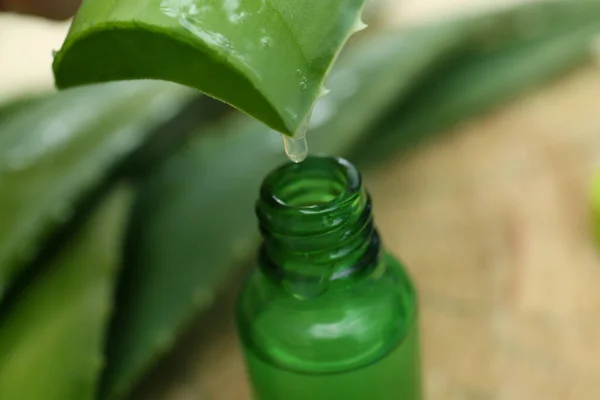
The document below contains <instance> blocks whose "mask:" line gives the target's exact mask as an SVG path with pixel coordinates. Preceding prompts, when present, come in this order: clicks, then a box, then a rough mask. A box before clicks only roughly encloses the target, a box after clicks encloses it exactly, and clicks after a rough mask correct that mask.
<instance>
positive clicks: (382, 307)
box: [237, 156, 421, 400]
mask: <svg viewBox="0 0 600 400" xmlns="http://www.w3.org/2000/svg"><path fill="white" fill-rule="evenodd" d="M256 209H257V215H258V218H259V222H260V227H261V232H262V235H263V239H264V242H263V246H262V247H261V252H260V256H259V260H258V261H259V262H258V264H259V265H258V268H257V269H256V270H255V271H254V273H253V274H252V275H251V276H250V278H249V279H248V280H247V282H246V284H245V286H244V289H243V291H242V294H241V296H240V299H239V303H238V310H237V323H238V330H239V334H240V338H241V341H242V344H243V348H244V353H245V355H246V362H247V371H248V375H249V377H250V380H251V383H252V388H253V393H254V399H255V400H284V399H285V400H330V399H344V400H420V399H421V364H420V351H419V349H420V346H419V331H418V312H417V296H416V293H415V290H414V286H413V285H412V283H411V280H410V278H409V276H408V274H407V273H406V271H405V269H404V268H403V266H402V265H401V264H400V263H399V262H398V261H396V260H395V259H394V258H393V257H392V256H390V255H389V254H387V253H385V252H384V251H383V250H382V249H381V245H380V241H379V235H378V234H377V231H376V229H375V227H374V225H373V220H372V216H371V202H370V199H369V196H368V194H367V192H366V190H365V189H364V187H363V185H362V182H361V179H360V174H359V173H358V171H356V169H355V168H354V167H353V166H352V165H351V164H349V163H348V162H347V161H344V160H340V159H335V158H329V157H314V156H311V157H308V158H307V159H306V160H305V161H304V162H303V163H301V164H294V163H288V164H286V165H284V166H282V167H281V168H279V169H277V170H275V171H274V172H273V173H271V174H270V175H269V176H268V177H267V178H266V179H265V181H264V183H263V186H262V188H261V192H260V198H259V200H258V202H257V207H256Z"/></svg>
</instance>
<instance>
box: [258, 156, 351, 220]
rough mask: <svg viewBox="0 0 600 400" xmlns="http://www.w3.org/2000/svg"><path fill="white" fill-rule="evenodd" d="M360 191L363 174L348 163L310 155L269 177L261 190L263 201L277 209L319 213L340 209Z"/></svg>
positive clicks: (279, 169) (284, 166)
mask: <svg viewBox="0 0 600 400" xmlns="http://www.w3.org/2000/svg"><path fill="white" fill-rule="evenodd" d="M360 190H361V178H360V174H359V172H358V171H357V170H356V168H355V167H354V166H353V165H352V164H350V163H349V162H348V161H346V160H344V159H341V158H333V157H320V156H310V157H308V158H307V159H306V160H305V161H304V162H302V163H299V164H295V163H288V164H285V165H283V166H281V167H279V168H278V169H276V170H275V171H273V172H272V173H271V174H269V175H268V176H267V178H266V179H265V181H264V183H263V186H262V189H261V200H262V201H264V202H265V203H267V204H269V205H270V206H273V207H276V208H290V209H298V210H299V211H301V210H306V211H309V210H313V211H315V210H317V209H321V210H323V209H327V208H330V207H331V206H336V207H339V206H340V205H341V204H343V203H344V201H345V200H347V199H349V198H352V197H354V196H357V195H358V194H359V193H360Z"/></svg>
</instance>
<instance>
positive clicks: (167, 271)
mask: <svg viewBox="0 0 600 400" xmlns="http://www.w3.org/2000/svg"><path fill="white" fill-rule="evenodd" d="M438 33H439V32H436V33H435V34H434V33H433V32H432V33H430V32H423V34H421V33H420V32H415V34H414V35H409V36H407V38H406V40H405V42H402V43H398V41H397V40H395V38H392V37H389V36H383V37H382V39H381V42H380V43H379V45H380V47H378V48H374V47H372V46H371V45H370V42H364V44H363V45H361V48H362V49H364V50H365V54H367V55H368V60H367V59H366V58H364V57H360V56H359V55H358V54H354V53H350V52H349V53H348V54H347V55H346V56H344V57H342V58H341V59H340V61H339V64H338V65H337V68H336V71H334V72H333V74H332V75H331V77H330V80H329V82H328V85H329V86H330V87H331V88H332V92H331V94H330V95H329V96H328V97H326V98H324V99H322V100H321V101H320V102H319V103H318V104H317V106H316V108H315V116H314V117H315V119H314V125H313V131H312V132H311V134H310V137H309V143H310V146H311V148H312V149H313V150H314V151H315V152H327V153H335V154H345V153H347V152H348V150H349V149H350V148H352V147H353V143H354V142H355V141H356V140H357V139H358V138H359V137H360V135H361V134H362V133H364V132H365V127H366V126H368V125H369V124H370V123H372V122H373V121H374V120H376V119H377V118H378V116H379V115H380V114H381V113H382V112H383V109H385V107H386V106H387V105H388V104H389V103H391V100H393V99H395V98H396V97H398V96H399V94H400V93H401V92H402V91H403V90H406V88H408V87H410V84H411V82H412V80H413V78H414V77H415V76H417V75H420V74H422V73H424V71H426V70H427V69H428V68H430V67H431V66H432V65H434V64H435V61H436V60H437V59H438V58H440V57H444V56H445V55H446V54H447V53H448V52H449V51H450V49H452V48H453V47H454V46H456V45H457V44H458V43H459V42H457V40H456V39H457V37H456V36H453V35H451V34H450V33H451V32H445V33H447V34H445V35H439V34H438ZM398 48H406V49H407V50H410V51H411V55H412V57H410V59H407V58H406V57H405V54H401V53H398V52H394V51H393V50H395V49H398ZM391 78H393V79H391ZM349 89H350V90H349ZM317 125H318V126H317ZM195 137H197V139H196V140H195V141H194V143H192V144H190V145H189V146H188V147H186V148H185V149H183V150H182V151H181V152H180V153H178V154H177V155H175V156H173V157H172V158H171V159H170V160H168V161H167V162H165V163H164V164H163V165H161V166H160V167H158V168H156V169H155V170H154V171H153V173H152V174H151V175H149V176H148V177H147V178H146V179H145V181H143V182H142V183H141V184H140V188H139V193H138V201H137V204H136V207H135V208H134V214H133V223H132V232H131V235H130V238H131V240H132V241H131V242H130V243H129V246H128V247H129V249H130V252H129V257H130V258H129V259H128V261H127V265H128V268H127V270H126V271H125V273H124V274H125V275H124V277H123V286H122V287H121V290H120V296H119V299H120V301H119V308H118V312H117V315H116V320H115V323H114V325H113V331H112V334H111V337H110V342H109V347H108V349H109V353H108V368H107V370H106V372H105V376H104V384H103V393H104V396H105V397H107V398H123V397H125V396H126V395H127V394H128V393H129V391H130V390H131V389H132V387H133V385H134V384H135V383H136V382H137V381H138V380H139V379H140V378H141V376H142V375H143V374H144V373H145V372H146V371H147V370H148V369H149V368H150V367H151V366H152V365H153V364H154V363H155V362H156V361H157V359H158V358H159V357H161V356H162V355H163V354H164V353H165V352H167V351H168V350H169V349H170V348H171V346H172V345H173V344H174V342H175V341H176V340H177V338H178V336H179V334H180V333H181V331H182V330H183V329H184V328H185V327H186V326H187V324H188V323H189V322H190V321H191V320H192V319H193V318H194V317H195V316H196V315H197V314H198V313H199V312H201V311H202V310H203V309H206V308H207V307H208V306H209V305H210V303H211V301H212V300H213V298H214V296H216V294H217V293H218V291H219V289H220V286H221V285H222V284H223V282H224V281H225V280H226V279H227V278H228V277H229V276H230V275H231V274H232V272H233V271H235V270H236V269H237V268H239V266H240V264H241V261H242V260H244V259H247V258H248V257H249V255H250V254H251V252H252V251H253V250H254V248H255V245H256V244H257V240H258V229H257V227H256V220H255V217H254V212H253V205H254V201H255V199H256V196H257V193H258V188H259V186H260V182H261V180H262V178H263V177H264V175H265V174H266V173H267V172H268V171H269V170H270V169H272V168H274V167H275V166H276V165H277V164H279V163H282V162H284V161H285V157H284V155H283V143H282V141H281V138H279V137H278V136H277V135H274V134H273V133H272V132H270V131H269V129H267V128H266V127H265V126H264V125H263V124H261V123H259V122H257V121H255V120H253V119H251V118H249V117H247V116H245V115H242V114H238V115H237V116H236V117H231V118H229V119H227V120H224V121H221V122H220V123H218V124H214V125H212V126H207V127H204V128H202V129H201V132H200V134H198V135H195Z"/></svg>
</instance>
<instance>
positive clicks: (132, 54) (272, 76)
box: [54, 0, 365, 134]
mask: <svg viewBox="0 0 600 400" xmlns="http://www.w3.org/2000/svg"><path fill="white" fill-rule="evenodd" d="M364 3H365V0H328V1H306V0H142V1H139V0H121V1H106V0H85V1H84V2H83V5H82V6H81V8H80V10H79V12H78V14H77V16H76V18H75V20H74V22H73V25H72V27H71V30H70V32H69V35H68V37H67V39H66V41H65V43H64V45H63V48H62V49H61V51H60V52H59V53H58V54H57V56H56V59H55V62H54V73H55V78H56V84H57V86H58V87H61V88H64V87H69V86H74V85H81V84H86V83H93V82H104V81H111V80H125V79H146V78H149V79H161V80H168V81H173V82H177V83H181V84H184V85H187V86H191V87H194V88H197V89H199V90H201V91H203V92H205V93H207V94H208V95H210V96H213V97H215V98H218V99H220V100H222V101H225V102H227V103H229V104H232V105H233V106H235V107H237V108H238V109H240V110H242V111H245V112H246V113H248V114H250V115H252V116H253V117H255V118H257V119H259V120H261V121H263V122H264V123H266V124H267V125H269V126H271V127H272V128H274V129H276V130H278V131H280V132H283V133H287V134H292V133H294V132H296V130H297V129H298V128H299V127H300V125H301V124H302V122H303V121H304V120H305V119H306V118H307V116H308V115H309V114H310V111H311V109H312V107H313V105H314V103H315V101H316V100H317V99H318V98H319V97H320V96H321V94H322V92H323V80H324V78H325V76H326V74H327V71H328V69H329V67H330V66H331V64H332V62H333V60H334V59H335V57H336V55H337V54H338V52H339V51H340V49H341V47H342V46H343V44H344V43H345V41H346V40H347V38H348V37H349V36H350V35H351V34H352V33H353V32H354V31H356V30H358V29H360V28H361V27H362V26H361V24H362V23H361V22H360V14H361V12H362V8H363V5H364Z"/></svg>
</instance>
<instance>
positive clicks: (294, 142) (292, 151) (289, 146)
mask: <svg viewBox="0 0 600 400" xmlns="http://www.w3.org/2000/svg"><path fill="white" fill-rule="evenodd" d="M281 137H282V138H283V145H284V147H285V154H286V155H287V156H288V158H289V159H290V160H291V161H293V162H295V163H299V162H302V161H304V160H305V159H306V156H307V155H308V143H307V142H306V134H305V133H304V134H302V135H300V136H294V137H291V136H286V135H281Z"/></svg>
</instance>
